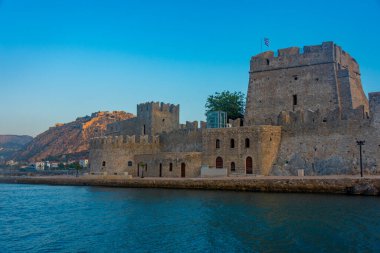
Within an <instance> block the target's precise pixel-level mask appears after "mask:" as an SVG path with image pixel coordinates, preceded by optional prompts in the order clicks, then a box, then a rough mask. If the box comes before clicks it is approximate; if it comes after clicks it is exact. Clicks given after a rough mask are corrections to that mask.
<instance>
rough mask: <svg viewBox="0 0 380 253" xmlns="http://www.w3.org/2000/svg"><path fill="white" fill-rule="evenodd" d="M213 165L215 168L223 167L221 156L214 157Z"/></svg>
mask: <svg viewBox="0 0 380 253" xmlns="http://www.w3.org/2000/svg"><path fill="white" fill-rule="evenodd" d="M215 167H216V168H217V169H222V168H223V158H221V157H220V156H218V157H217V158H216V161H215Z"/></svg>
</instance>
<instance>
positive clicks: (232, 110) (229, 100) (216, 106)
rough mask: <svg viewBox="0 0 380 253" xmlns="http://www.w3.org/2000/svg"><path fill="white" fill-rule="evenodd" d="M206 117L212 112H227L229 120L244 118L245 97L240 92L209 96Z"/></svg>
mask: <svg viewBox="0 0 380 253" xmlns="http://www.w3.org/2000/svg"><path fill="white" fill-rule="evenodd" d="M205 107H206V115H207V113H209V112H212V111H224V112H227V120H228V119H237V118H243V117H244V109H245V95H244V93H242V92H240V91H235V92H230V91H222V92H220V93H219V92H215V94H213V95H210V96H208V98H207V102H206V105H205Z"/></svg>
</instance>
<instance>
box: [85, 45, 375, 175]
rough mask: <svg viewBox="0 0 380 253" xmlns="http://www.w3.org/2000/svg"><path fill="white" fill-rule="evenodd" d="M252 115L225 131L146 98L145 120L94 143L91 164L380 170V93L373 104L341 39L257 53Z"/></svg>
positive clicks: (170, 171) (237, 171) (174, 170)
mask: <svg viewBox="0 0 380 253" xmlns="http://www.w3.org/2000/svg"><path fill="white" fill-rule="evenodd" d="M246 102H247V103H246V110H245V116H244V119H237V120H234V121H230V122H229V123H230V124H229V126H228V127H226V128H207V127H206V123H205V122H200V124H198V122H197V121H195V122H186V124H180V122H179V106H178V105H172V104H164V103H153V102H151V103H144V104H139V105H138V106H137V117H134V118H131V119H127V120H125V121H121V122H116V123H113V124H110V125H108V126H107V130H106V134H105V136H104V137H99V138H94V139H92V140H91V141H90V164H91V171H92V172H93V173H94V174H96V173H102V174H108V175H125V174H127V173H128V174H129V175H132V176H134V177H141V176H147V177H200V176H205V177H206V176H245V175H264V176H266V175H284V176H287V175H297V173H298V171H299V170H300V169H302V170H304V174H305V175H337V174H358V173H359V170H360V165H359V148H358V146H357V143H356V141H357V140H364V141H365V145H364V146H363V167H364V169H365V173H366V174H378V173H379V172H380V92H375V93H370V94H369V101H368V99H367V97H366V96H365V94H364V92H363V88H362V84H361V78H360V71H359V65H358V63H357V62H356V61H355V59H354V58H352V57H351V56H350V55H349V54H348V53H347V52H345V51H343V50H342V48H341V47H340V46H338V45H336V44H334V43H333V42H324V43H322V45H317V46H305V47H303V49H302V51H300V48H298V47H291V48H286V49H280V50H278V52H277V55H275V53H274V52H272V51H268V52H264V53H261V54H259V55H257V56H254V57H252V58H251V62H250V72H249V85H248V93H247V101H246Z"/></svg>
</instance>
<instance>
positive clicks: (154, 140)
mask: <svg viewBox="0 0 380 253" xmlns="http://www.w3.org/2000/svg"><path fill="white" fill-rule="evenodd" d="M159 143H160V139H159V137H158V136H149V135H141V136H138V138H136V136H135V135H124V136H122V135H120V136H105V137H95V138H92V139H91V140H90V149H95V148H106V147H122V146H131V145H159Z"/></svg>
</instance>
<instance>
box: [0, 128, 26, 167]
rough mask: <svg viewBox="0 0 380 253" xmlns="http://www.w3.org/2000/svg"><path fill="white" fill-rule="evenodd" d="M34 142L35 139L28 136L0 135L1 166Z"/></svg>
mask: <svg viewBox="0 0 380 253" xmlns="http://www.w3.org/2000/svg"><path fill="white" fill-rule="evenodd" d="M32 140H33V137H32V136H28V135H0V164H2V163H4V162H5V161H6V160H9V159H10V158H12V157H13V155H14V154H15V153H16V152H18V151H20V150H21V149H23V148H25V146H26V145H27V144H28V143H30V142H31V141H32Z"/></svg>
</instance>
